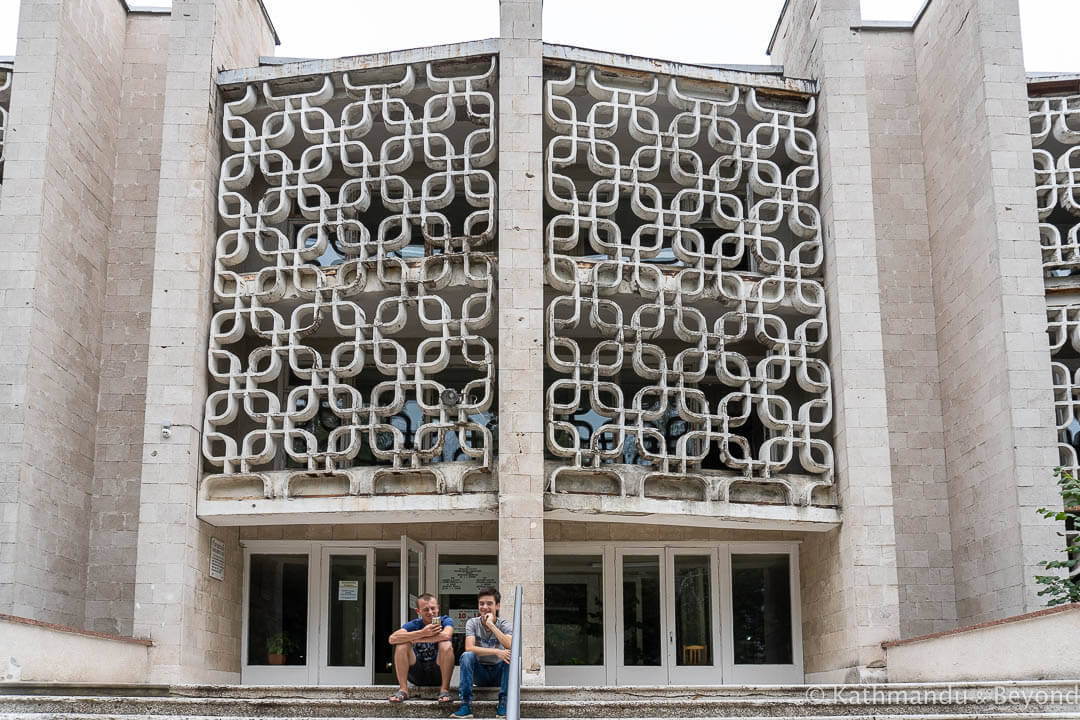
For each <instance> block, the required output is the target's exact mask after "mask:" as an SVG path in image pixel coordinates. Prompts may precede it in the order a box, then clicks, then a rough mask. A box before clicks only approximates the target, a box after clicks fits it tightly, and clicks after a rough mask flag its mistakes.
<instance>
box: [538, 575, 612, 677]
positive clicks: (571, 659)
mask: <svg viewBox="0 0 1080 720" xmlns="http://www.w3.org/2000/svg"><path fill="white" fill-rule="evenodd" d="M603 575H604V573H603V558H602V556H600V555H584V556H581V557H576V556H572V555H548V556H547V557H545V558H544V657H545V659H546V661H547V664H548V665H603V664H604V612H603V610H604V606H603Z"/></svg>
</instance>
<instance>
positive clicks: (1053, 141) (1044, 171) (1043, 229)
mask: <svg viewBox="0 0 1080 720" xmlns="http://www.w3.org/2000/svg"><path fill="white" fill-rule="evenodd" d="M1028 106H1029V109H1030V113H1029V117H1030V121H1031V144H1032V145H1033V146H1034V148H1035V149H1034V151H1033V152H1034V161H1035V186H1036V197H1037V198H1038V207H1039V237H1040V241H1041V243H1042V254H1043V268H1044V269H1045V272H1046V276H1047V279H1048V280H1050V281H1053V280H1055V279H1056V278H1062V277H1069V276H1071V275H1075V274H1077V273H1078V272H1080V235H1078V233H1080V95H1071V96H1068V97H1040V98H1031V99H1030V100H1029V101H1028ZM1048 284H1054V283H1053V282H1051V283H1048Z"/></svg>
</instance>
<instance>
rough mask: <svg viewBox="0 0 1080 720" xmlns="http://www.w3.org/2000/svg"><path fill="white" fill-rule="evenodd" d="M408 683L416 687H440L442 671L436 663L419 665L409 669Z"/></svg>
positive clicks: (418, 663) (417, 662)
mask: <svg viewBox="0 0 1080 720" xmlns="http://www.w3.org/2000/svg"><path fill="white" fill-rule="evenodd" d="M409 682H411V683H412V684H413V685H416V686H417V687H442V670H440V669H439V666H438V664H437V663H434V662H429V663H421V662H420V661H419V660H417V661H416V663H415V664H414V665H413V666H412V667H410V668H409Z"/></svg>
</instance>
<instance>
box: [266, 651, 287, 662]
mask: <svg viewBox="0 0 1080 720" xmlns="http://www.w3.org/2000/svg"><path fill="white" fill-rule="evenodd" d="M266 661H267V662H268V663H270V664H271V665H284V664H285V656H284V655H283V654H282V653H267V654H266Z"/></svg>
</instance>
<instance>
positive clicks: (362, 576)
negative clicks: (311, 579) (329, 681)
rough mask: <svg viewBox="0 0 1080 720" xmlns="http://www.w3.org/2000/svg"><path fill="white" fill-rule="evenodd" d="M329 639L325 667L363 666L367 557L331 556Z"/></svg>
mask: <svg viewBox="0 0 1080 720" xmlns="http://www.w3.org/2000/svg"><path fill="white" fill-rule="evenodd" d="M329 596H330V597H329V599H328V600H329V605H330V607H329V618H330V622H329V629H328V632H329V636H328V637H327V640H328V641H329V642H328V643H327V645H328V648H327V657H326V664H327V665H328V666H330V667H342V666H344V667H353V666H357V665H363V664H364V651H365V650H366V646H367V635H366V634H365V630H366V627H367V625H366V618H367V615H366V613H367V558H366V557H364V556H363V555H331V556H330V592H329Z"/></svg>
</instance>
